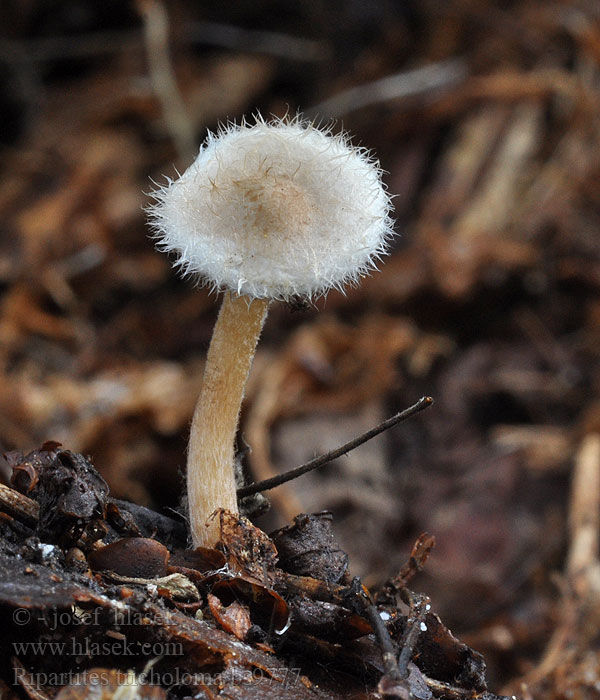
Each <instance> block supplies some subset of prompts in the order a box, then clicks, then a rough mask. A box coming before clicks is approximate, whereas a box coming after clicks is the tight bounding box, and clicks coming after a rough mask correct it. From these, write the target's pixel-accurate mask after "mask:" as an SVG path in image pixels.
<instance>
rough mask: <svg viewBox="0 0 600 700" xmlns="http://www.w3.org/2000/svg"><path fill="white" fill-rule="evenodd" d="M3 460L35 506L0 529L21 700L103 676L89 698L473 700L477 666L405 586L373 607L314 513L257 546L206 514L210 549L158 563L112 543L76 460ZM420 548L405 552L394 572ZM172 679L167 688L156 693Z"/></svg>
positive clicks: (162, 553) (146, 551)
mask: <svg viewBox="0 0 600 700" xmlns="http://www.w3.org/2000/svg"><path fill="white" fill-rule="evenodd" d="M9 461H12V463H13V464H14V466H13V473H14V475H15V476H16V477H19V475H20V474H22V473H23V472H24V466H23V465H29V466H30V469H29V470H26V471H27V472H28V474H29V476H30V477H31V478H30V479H29V480H23V479H20V478H15V479H13V482H14V483H15V484H19V485H20V487H21V488H23V489H24V490H28V491H29V493H30V496H31V497H32V500H34V499H39V500H36V503H38V504H39V507H40V517H39V519H38V520H37V522H35V523H32V522H29V523H25V522H23V523H21V524H20V526H19V529H17V530H15V529H14V528H13V527H12V523H11V521H10V520H1V521H0V528H1V529H0V557H1V559H2V562H1V566H0V572H1V573H0V615H1V617H2V620H3V621H4V624H5V629H6V634H5V635H4V637H3V641H2V642H1V646H2V654H3V655H4V656H5V658H6V659H11V661H10V663H9V665H8V666H7V667H5V668H4V670H3V672H2V673H3V677H4V679H5V680H6V682H7V683H10V682H11V678H13V679H17V681H18V683H20V684H21V686H22V688H23V689H24V690H25V692H26V693H27V694H28V695H29V696H30V697H31V698H32V699H35V700H39V699H40V698H45V697H52V696H54V695H56V693H57V692H58V693H59V694H62V695H64V696H65V697H67V696H68V697H71V696H72V695H73V694H75V695H77V696H78V697H88V695H89V694H93V688H94V684H96V686H98V685H99V684H100V685H102V684H101V683H100V681H98V680H97V678H98V674H108V676H107V679H108V680H107V682H106V683H104V684H103V685H104V688H103V690H102V692H103V693H106V694H107V695H106V696H107V697H110V691H109V688H110V687H112V686H111V684H112V683H113V680H111V679H114V678H117V677H118V674H119V673H121V674H122V673H128V674H130V675H129V678H130V681H131V685H132V687H133V688H134V689H135V692H136V693H137V695H138V696H139V697H146V696H148V697H150V695H151V696H152V697H154V698H160V697H176V694H174V690H173V688H174V686H177V687H179V686H180V687H181V689H183V688H185V689H187V691H188V692H193V693H199V694H200V697H204V696H205V697H216V696H224V697H240V698H241V697H244V698H247V697H249V698H254V697H256V698H259V697H260V698H268V697H281V698H309V697H310V698H318V697H323V698H336V697H348V695H349V694H353V696H354V697H364V698H368V697H375V693H376V692H379V693H381V694H382V695H383V696H384V697H406V698H409V697H415V698H432V697H434V695H435V697H439V698H454V697H463V696H464V697H467V696H468V697H472V698H479V697H483V695H482V694H483V693H484V692H486V683H485V678H484V669H485V665H484V663H483V659H482V657H481V656H480V655H479V654H476V653H475V652H473V651H472V650H471V649H469V648H468V647H467V646H465V645H464V644H462V643H461V642H459V641H458V640H457V639H455V638H454V637H453V636H452V635H451V633H450V632H449V631H448V630H447V629H446V628H445V627H444V625H443V624H442V623H441V622H440V620H439V618H438V617H437V616H436V615H434V613H433V612H432V611H431V605H430V604H429V602H428V601H429V599H428V598H427V597H426V596H421V595H419V594H414V593H412V592H410V591H409V589H408V588H406V585H405V581H406V579H407V574H406V573H401V574H400V575H399V576H398V577H396V579H394V592H395V594H397V599H393V596H391V595H387V596H386V598H385V603H384V604H381V603H378V604H377V606H376V604H375V603H374V602H373V600H372V596H371V594H370V592H369V591H368V590H367V589H366V588H365V587H364V586H363V585H362V584H361V582H360V581H359V580H358V579H356V578H354V579H351V578H350V576H349V575H348V561H347V556H346V555H345V553H344V552H343V551H342V550H341V549H340V547H339V545H338V543H337V541H336V539H335V535H334V534H333V531H332V527H331V524H332V523H331V515H330V514H328V513H319V514H315V515H304V514H302V515H299V516H297V518H296V520H295V524H294V525H293V526H291V527H289V528H285V529H283V530H280V531H278V532H277V533H274V536H273V538H270V537H268V536H267V535H266V534H265V533H263V532H262V531H260V530H259V529H258V528H256V527H255V526H253V525H252V524H251V523H250V522H249V521H247V520H246V519H245V518H243V517H240V516H234V515H233V514H231V513H227V512H219V513H217V514H216V516H215V517H218V518H219V520H220V528H221V538H220V543H219V545H218V548H217V549H216V550H208V549H199V550H194V551H188V550H179V549H176V548H174V549H169V548H168V547H167V546H166V545H165V544H163V543H161V542H160V540H158V539H148V538H146V537H143V536H138V537H131V536H129V535H126V536H120V534H119V532H118V531H117V529H116V527H115V525H116V524H118V525H122V524H123V522H124V521H123V519H118V518H115V516H114V513H113V515H112V517H110V518H109V516H108V512H109V509H108V504H109V503H110V500H109V497H108V494H107V491H106V488H105V486H104V482H103V480H102V479H101V478H100V477H99V475H98V473H97V472H96V470H95V469H94V467H93V466H92V464H91V463H90V462H89V461H88V460H87V459H85V458H84V457H83V456H82V455H79V454H76V453H72V452H69V451H67V450H62V449H61V448H60V447H59V446H58V445H56V444H50V445H46V446H45V447H44V448H42V449H41V450H36V451H34V452H32V453H30V454H27V455H22V454H19V455H16V454H12V455H9ZM33 482H35V486H34V487H33V488H30V484H31V483H33ZM15 493H17V492H15ZM76 494H80V495H79V496H76ZM49 507H51V508H52V510H53V513H54V517H52V518H50V517H49V516H48V515H47V514H46V508H49ZM130 516H131V518H132V520H133V523H135V527H137V529H138V530H139V531H140V533H141V530H142V528H143V527H144V524H143V523H140V524H139V525H138V524H137V523H136V522H135V511H133V513H131V512H130ZM146 517H147V518H148V517H151V515H150V513H146ZM30 520H31V519H30ZM75 524H76V526H75ZM65 525H66V526H67V527H65ZM132 527H133V524H132V522H130V521H128V522H127V523H126V527H125V528H124V529H126V530H127V532H130V531H131V529H132ZM159 529H160V528H159V527H158V526H157V528H156V531H157V532H158V531H159ZM27 533H28V535H27V536H24V535H26V534H27ZM91 533H92V534H91ZM105 540H106V541H105ZM167 541H168V539H167ZM277 545H278V546H279V548H280V549H281V552H282V555H281V557H280V556H279V553H278V549H277V548H276V546H277ZM431 546H432V543H431V540H430V539H428V538H427V537H426V536H424V537H423V538H421V539H420V541H419V543H417V545H416V546H415V551H414V552H413V555H412V557H411V560H410V563H409V564H407V567H408V568H406V571H408V570H412V569H414V568H415V566H416V564H415V563H414V562H416V561H420V562H421V563H423V562H424V559H425V556H424V555H423V554H422V552H423V551H424V550H427V549H428V548H430V547H431ZM401 599H402V600H404V602H405V603H407V604H408V610H407V611H405V610H404V609H403V603H402V600H401ZM373 616H375V617H373ZM374 620H376V625H375V630H374V628H373V621H374ZM382 644H383V645H384V647H385V649H382ZM382 652H383V653H382ZM392 657H393V658H394V659H397V661H395V662H394V663H393V664H392V667H393V669H395V675H394V674H391V675H390V673H389V665H390V664H389V661H390V659H391V658H392ZM319 658H321V659H322V658H326V659H327V671H326V673H323V669H321V667H320V664H319V663H318V662H317V660H318V659H319ZM386 658H387V659H388V661H387V662H386ZM149 659H152V662H151V664H152V665H151V668H150V669H148V668H146V666H147V665H148V662H149ZM396 671H397V673H396ZM392 676H393V677H392ZM102 677H104V676H102ZM174 677H179V678H180V679H182V680H180V681H179V682H176V683H175V684H172V683H170V682H168V680H166V679H168V678H174ZM146 678H152V679H153V680H152V682H151V683H150V684H148V683H147V681H146V680H145V679H146ZM40 679H42V680H40ZM94 679H96V680H94ZM115 682H116V681H115ZM68 686H77V687H76V688H75V687H74V688H72V689H71V690H67V688H68ZM152 686H159V687H162V688H163V690H162V691H160V690H159V688H156V687H152ZM440 688H443V692H441V693H440V692H439V691H440ZM377 689H378V690H377ZM436 689H437V690H436ZM132 692H133V691H132ZM69 693H70V694H71V695H69ZM161 693H162V695H161ZM406 693H409V694H408V695H407V694H406ZM410 693H412V696H411V695H410ZM457 693H458V695H457ZM148 694H150V695H148ZM461 694H462V695H461ZM90 696H91V695H90ZM487 697H489V698H490V699H491V698H493V697H497V696H492V695H489V694H488V696H487Z"/></svg>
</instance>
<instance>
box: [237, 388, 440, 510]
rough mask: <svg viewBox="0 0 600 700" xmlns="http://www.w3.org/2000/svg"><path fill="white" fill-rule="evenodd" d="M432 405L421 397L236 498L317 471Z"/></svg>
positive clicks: (241, 490) (250, 487)
mask: <svg viewBox="0 0 600 700" xmlns="http://www.w3.org/2000/svg"><path fill="white" fill-rule="evenodd" d="M432 404H433V399H432V398H431V396H423V397H422V398H420V399H419V400H418V401H417V403H415V404H413V405H412V406H410V407H409V408H406V409H404V411H400V413H397V414H396V415H395V416H392V417H391V418H388V419H387V420H384V421H383V422H382V423H380V424H379V425H377V426H375V427H374V428H371V430H367V432H365V433H363V434H362V435H359V436H358V437H356V438H354V439H353V440H350V441H349V442H347V443H345V444H344V445H342V446H341V447H337V448H336V449H335V450H331V451H330V452H327V453H326V454H324V455H320V456H319V457H315V458H314V459H311V460H310V462H306V464H302V465H301V466H299V467H296V468H295V469H291V470H290V471H288V472H285V473H283V474H279V475H278V476H274V477H272V478H271V479H265V480H264V481H258V482H256V483H254V484H249V485H248V486H243V487H242V488H240V489H238V490H237V495H238V498H243V497H244V496H250V495H252V494H253V493H260V492H262V491H268V490H269V489H274V488H275V487H276V486H280V485H281V484H285V483H286V482H287V481H291V480H292V479H296V478H298V477H299V476H302V475H303V474H306V473H308V472H310V471H313V470H314V469H318V468H319V467H322V466H323V465H324V464H327V463H328V462H332V461H333V460H334V459H337V458H338V457H342V456H343V455H345V454H347V453H348V452H350V451H351V450H354V449H356V448H357V447H359V446H360V445H362V444H363V443H365V442H367V441H368V440H370V439H371V438H374V437H375V436H377V435H379V434H380V433H383V432H384V431H385V430H389V429H390V428H393V427H394V426H395V425H396V424H398V423H401V422H402V421H404V420H407V419H408V418H411V417H412V416H414V415H415V414H416V413H420V412H421V411H423V410H424V409H425V408H428V407H429V406H431V405H432Z"/></svg>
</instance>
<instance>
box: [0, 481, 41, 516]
mask: <svg viewBox="0 0 600 700" xmlns="http://www.w3.org/2000/svg"><path fill="white" fill-rule="evenodd" d="M0 511H3V512H5V513H8V514H9V515H13V516H14V517H15V518H17V519H18V520H22V521H23V522H25V523H28V524H33V523H36V522H37V521H38V519H39V515H40V507H39V505H38V503H37V502H36V501H33V500H32V499H31V498H27V496H24V495H23V494H22V493H19V492H18V491H15V490H14V489H11V488H9V487H8V486H5V485H4V484H0Z"/></svg>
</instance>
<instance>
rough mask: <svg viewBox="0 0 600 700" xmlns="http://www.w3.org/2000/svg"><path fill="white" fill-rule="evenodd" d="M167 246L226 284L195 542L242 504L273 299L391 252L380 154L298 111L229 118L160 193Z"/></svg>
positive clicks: (347, 275)
mask: <svg viewBox="0 0 600 700" xmlns="http://www.w3.org/2000/svg"><path fill="white" fill-rule="evenodd" d="M153 196H154V199H155V203H154V204H153V205H152V206H151V207H149V213H150V220H151V226H152V230H153V235H154V237H155V239H156V241H157V247H158V248H159V249H160V250H162V251H165V252H167V253H171V254H174V256H175V264H176V265H177V266H178V267H179V268H180V270H181V271H182V273H183V274H184V275H189V276H192V277H193V278H194V279H195V280H196V281H197V282H198V283H200V284H205V285H209V286H210V287H211V288H212V289H213V290H215V291H219V292H224V297H223V303H222V306H221V310H220V313H219V316H218V319H217V322H216V325H215V329H214V332H213V336H212V340H211V343H210V347H209V350H208V357H207V360H206V366H205V371H204V379H203V385H202V389H201V392H200V397H199V399H198V402H197V405H196V409H195V412H194V417H193V420H192V426H191V433H190V441H189V448H188V459H187V492H188V508H189V519H190V528H191V534H192V541H193V545H194V546H195V547H197V546H200V545H203V546H213V545H214V544H215V543H216V542H217V541H218V538H219V531H218V523H217V522H215V519H214V518H211V517H210V516H211V515H212V514H213V513H214V512H215V511H216V510H217V509H219V508H223V509H226V510H229V511H232V512H234V513H237V512H238V509H237V499H236V484H235V478H234V470H233V465H234V457H235V453H234V444H235V436H236V432H237V427H238V421H239V413H240V408H241V403H242V399H243V396H244V390H245V386H246V380H247V378H248V374H249V371H250V366H251V364H252V359H253V357H254V353H255V349H256V344H257V342H258V338H259V335H260V333H261V330H262V327H263V324H264V321H265V318H266V315H267V311H268V307H269V303H270V302H271V301H272V300H283V301H288V300H292V299H296V298H298V297H301V298H306V299H314V298H316V297H320V296H322V295H324V294H326V293H327V292H328V291H329V290H330V289H332V288H337V289H342V288H343V287H344V286H345V285H346V284H356V283H357V282H358V280H359V279H360V277H362V276H363V275H365V274H367V273H368V272H369V271H370V270H372V269H374V268H375V266H376V263H377V261H378V260H379V259H380V258H381V256H382V255H384V254H385V253H386V252H387V247H388V242H389V239H390V237H391V235H392V228H391V225H392V222H391V219H390V216H389V215H390V210H391V203H390V197H389V195H388V194H387V192H386V190H385V188H384V187H383V185H382V182H381V171H380V169H379V167H378V163H377V162H376V161H375V160H373V159H372V157H371V156H370V154H369V153H368V152H367V151H366V150H364V149H361V148H356V147H353V146H352V145H351V144H350V143H349V141H348V138H347V137H346V136H345V135H343V134H342V135H334V134H332V133H331V131H330V130H322V129H318V128H316V127H315V126H314V125H313V124H311V123H307V122H304V121H302V120H301V119H300V118H295V119H291V120H273V121H270V122H267V121H265V120H263V119H262V118H261V117H260V116H259V117H257V118H256V121H255V123H253V124H248V123H246V122H243V123H242V124H241V125H239V126H238V125H229V126H227V127H224V128H222V129H221V130H220V131H219V132H218V133H217V134H209V136H208V138H207V139H206V141H205V143H204V144H203V146H202V147H201V149H200V153H199V155H198V157H197V159H196V160H195V161H194V163H192V165H191V166H190V167H189V168H188V169H187V170H186V171H185V172H184V173H183V175H181V176H180V177H179V178H178V179H176V180H174V181H173V180H170V179H169V180H168V182H167V184H166V185H165V186H164V187H161V188H159V189H158V190H157V191H155V192H153Z"/></svg>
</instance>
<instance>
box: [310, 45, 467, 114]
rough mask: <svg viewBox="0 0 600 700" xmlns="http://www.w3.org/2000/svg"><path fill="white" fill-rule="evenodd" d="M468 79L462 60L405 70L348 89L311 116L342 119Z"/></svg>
mask: <svg viewBox="0 0 600 700" xmlns="http://www.w3.org/2000/svg"><path fill="white" fill-rule="evenodd" d="M466 77H467V66H466V63H465V61H464V60H462V59H452V60H449V61H442V62H440V63H433V64H431V65H428V66H421V67H419V68H414V69H413V70H408V71H402V72H401V73H396V74H395V75H390V76H387V77H385V78H381V79H380V80H375V81H374V82H371V83H366V84H365V85H358V86H357V87H353V88H350V89H349V90H344V91H343V92H340V93H339V94H337V95H334V96H333V97H330V98H329V99H328V100H324V101H323V102H320V103H319V104H317V105H315V106H314V107H312V108H311V109H309V110H308V112H307V114H308V116H310V117H315V116H321V117H325V118H331V117H341V116H344V115H346V114H350V113H351V112H355V111H356V110H358V109H362V108H363V107H368V106H369V105H373V104H378V103H381V102H389V101H390V100H399V99H402V98H407V97H413V96H414V95H422V94H424V93H430V92H433V91H435V90H442V89H448V88H450V87H453V86H455V85H458V84H459V83H462V82H463V81H464V80H465V79H466Z"/></svg>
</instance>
